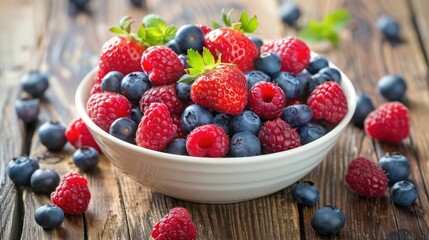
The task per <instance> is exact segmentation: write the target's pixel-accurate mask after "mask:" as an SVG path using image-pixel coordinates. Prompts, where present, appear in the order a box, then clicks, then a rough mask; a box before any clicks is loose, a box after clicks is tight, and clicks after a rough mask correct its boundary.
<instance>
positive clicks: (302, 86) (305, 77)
mask: <svg viewBox="0 0 429 240" xmlns="http://www.w3.org/2000/svg"><path fill="white" fill-rule="evenodd" d="M296 79H298V81H299V91H298V97H300V98H303V99H306V98H307V97H308V83H309V82H310V80H311V74H310V73H308V72H302V73H300V74H298V75H296Z"/></svg>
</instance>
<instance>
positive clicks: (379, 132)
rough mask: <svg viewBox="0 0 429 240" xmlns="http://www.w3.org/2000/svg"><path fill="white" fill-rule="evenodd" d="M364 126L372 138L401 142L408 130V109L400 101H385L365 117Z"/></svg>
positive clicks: (406, 135)
mask: <svg viewBox="0 0 429 240" xmlns="http://www.w3.org/2000/svg"><path fill="white" fill-rule="evenodd" d="M364 127H365V131H366V132H367V133H368V134H369V135H370V136H371V137H372V138H374V139H377V140H380V141H384V142H392V143H397V142H401V141H402V140H403V139H405V138H407V137H408V134H409V132H410V120H409V118H408V109H407V107H405V106H404V105H403V104H402V103H400V102H389V103H386V104H384V105H382V106H380V107H379V108H378V109H376V110H374V111H372V112H371V113H370V114H369V115H368V116H367V117H366V119H365V122H364Z"/></svg>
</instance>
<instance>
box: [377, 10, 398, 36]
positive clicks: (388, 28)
mask: <svg viewBox="0 0 429 240" xmlns="http://www.w3.org/2000/svg"><path fill="white" fill-rule="evenodd" d="M377 28H378V30H379V31H380V32H381V33H382V34H383V35H384V36H385V37H386V38H388V39H398V38H399V30H400V29H399V24H398V22H396V20H395V19H393V18H392V17H390V16H386V15H384V16H380V17H379V18H378V19H377Z"/></svg>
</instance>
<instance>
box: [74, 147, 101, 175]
mask: <svg viewBox="0 0 429 240" xmlns="http://www.w3.org/2000/svg"><path fill="white" fill-rule="evenodd" d="M99 161H100V154H99V153H98V152H97V150H95V148H93V147H82V148H78V149H77V150H76V151H75V152H74V153H73V163H74V165H76V166H77V167H78V168H79V169H80V170H82V171H88V170H91V169H94V168H95V167H96V166H97V164H98V162H99Z"/></svg>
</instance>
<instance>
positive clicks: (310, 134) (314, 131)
mask: <svg viewBox="0 0 429 240" xmlns="http://www.w3.org/2000/svg"><path fill="white" fill-rule="evenodd" d="M327 132H328V130H327V129H326V128H325V127H324V126H323V125H321V124H319V123H315V122H311V123H309V124H307V125H305V126H304V127H301V128H299V130H298V134H299V137H300V139H301V144H302V145H304V144H307V143H310V142H313V141H315V140H317V139H319V138H321V137H322V136H323V135H325V134H326V133H327Z"/></svg>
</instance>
